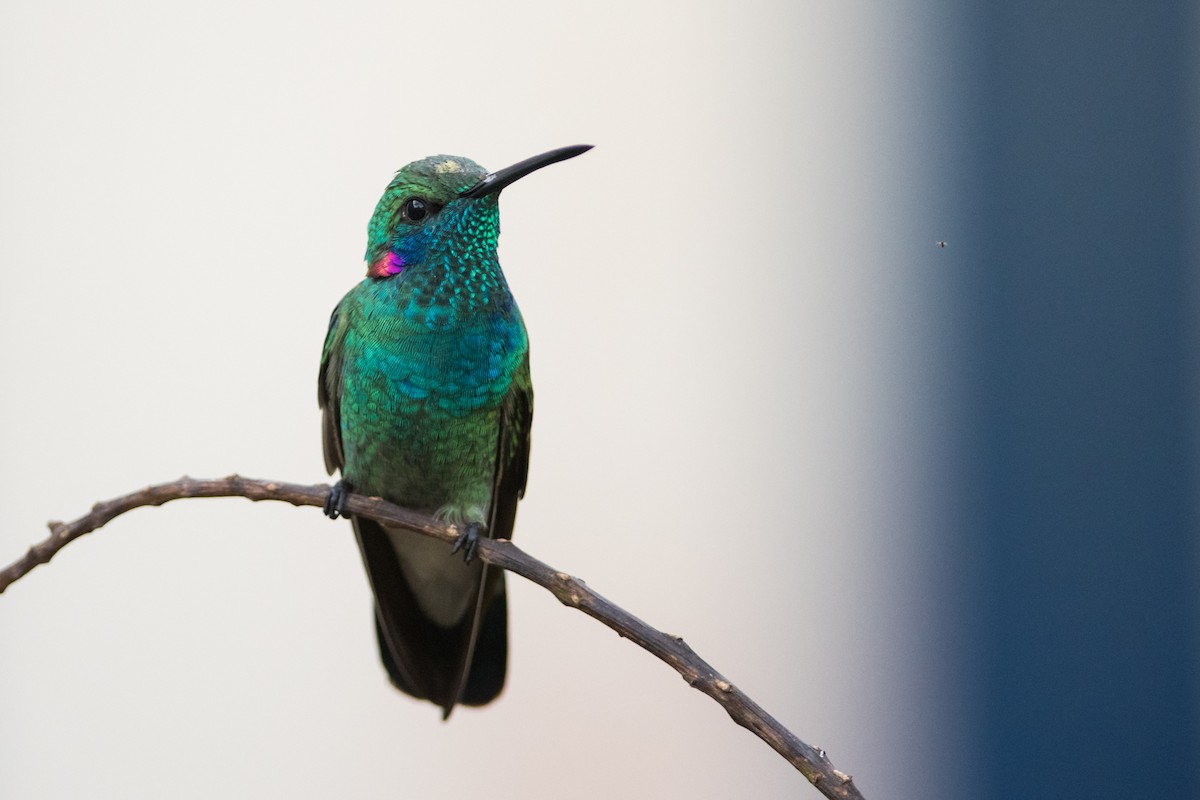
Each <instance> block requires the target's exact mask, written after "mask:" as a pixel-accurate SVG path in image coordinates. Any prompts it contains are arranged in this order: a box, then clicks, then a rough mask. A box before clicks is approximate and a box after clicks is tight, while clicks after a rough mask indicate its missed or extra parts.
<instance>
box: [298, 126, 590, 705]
mask: <svg viewBox="0 0 1200 800" xmlns="http://www.w3.org/2000/svg"><path fill="white" fill-rule="evenodd" d="M590 149H591V145H576V146H573V147H563V148H560V149H558V150H551V151H550V152H548V153H543V154H542V155H539V156H534V157H533V158H529V159H526V160H525V161H521V162H520V163H517V164H514V165H513V166H511V167H508V168H507V169H502V170H500V171H498V172H493V173H490V174H489V173H487V172H486V171H485V170H484V169H483V168H482V167H480V166H479V165H478V164H476V163H475V162H474V161H471V160H470V159H467V158H460V157H458V156H431V157H429V158H426V159H423V160H421V161H414V162H413V163H411V164H409V165H408V166H406V167H404V168H403V169H401V170H399V171H398V172H397V173H396V176H395V177H394V178H393V179H392V181H391V182H390V183H389V184H388V186H387V189H386V190H384V193H383V196H382V197H381V198H380V199H379V203H378V204H377V205H376V206H375V213H374V214H373V215H372V216H371V222H370V224H369V225H368V226H367V253H366V260H367V264H368V268H367V277H366V279H365V280H363V281H362V282H361V283H359V284H358V285H357V286H355V287H354V288H353V289H351V290H350V291H349V292H348V293H347V294H346V296H345V297H343V298H342V300H341V302H340V303H338V305H337V308H335V309H334V311H333V315H332V317H331V318H330V320H329V332H328V333H327V334H326V337H325V347H324V351H323V352H322V355H321V370H320V376H319V380H318V402H319V404H320V406H321V409H322V412H323V413H322V440H323V444H324V451H325V467H326V469H328V470H329V472H330V473H333V471H334V470H337V469H340V470H341V472H342V478H341V480H339V481H338V482H337V484H335V485H334V487H333V488H332V489H331V491H330V493H329V497H328V499H327V501H326V504H325V513H326V514H328V515H329V516H330V517H332V518H334V519H336V518H337V517H338V516H339V515H345V511H346V509H345V503H346V496H347V494H348V493H350V492H351V491H353V492H356V493H359V494H364V495H373V496H379V497H382V498H384V499H386V500H389V501H391V502H393V503H396V504H398V505H402V506H405V507H407V508H411V509H414V510H416V511H423V512H426V513H429V514H433V515H436V516H437V517H439V518H441V519H443V520H445V521H446V522H451V523H453V524H455V525H456V526H457V527H458V529H459V531H460V535H459V538H458V540H457V541H456V542H455V544H454V548H453V550H452V551H451V552H450V553H447V552H446V550H445V546H444V545H442V544H441V543H439V542H437V541H436V540H433V539H429V538H427V537H423V536H420V535H418V534H415V533H412V532H411V531H405V530H399V529H391V528H388V527H386V526H384V525H381V524H379V523H377V522H374V521H372V520H369V519H362V518H359V517H353V516H352V517H351V522H352V524H353V526H354V532H355V535H356V537H357V539H358V546H359V550H360V551H361V553H362V558H363V563H364V564H365V565H366V569H367V577H368V579H369V581H370V584H371V589H372V591H373V593H374V595H375V631H376V636H377V638H378V641H379V652H380V656H381V657H382V659H383V664H384V667H385V668H386V670H387V674H388V677H389V678H390V679H391V682H392V683H393V684H394V685H395V686H396V687H397V688H398V689H400V690H401V691H403V692H406V693H408V694H410V695H412V696H413V697H416V698H420V699H425V700H429V701H431V702H433V703H435V704H436V705H438V706H440V707H441V708H442V713H443V717H442V718H443V719H445V718H447V717H449V716H450V712H451V710H453V708H454V706H455V705H456V704H458V703H464V704H466V705H483V704H485V703H488V702H490V701H491V700H493V699H494V698H495V697H496V696H497V695H498V694H499V693H500V690H501V689H502V688H503V686H504V678H505V672H506V669H507V661H508V603H507V601H506V599H505V590H504V573H503V571H501V570H496V569H489V568H488V566H487V565H486V564H484V563H482V562H480V561H477V560H476V559H475V558H474V556H475V551H476V548H477V545H478V539H479V537H480V536H490V537H495V538H505V539H507V538H511V537H512V533H513V522H514V520H515V519H516V513H517V501H518V500H520V499H521V497H522V496H523V495H524V493H525V478H526V474H527V472H528V468H529V428H530V424H531V423H532V420H533V385H532V383H531V381H530V377H529V339H528V336H527V335H526V332H525V324H524V322H523V321H522V319H521V312H520V311H519V310H518V309H517V304H516V302H515V301H514V300H513V296H512V293H511V292H510V291H509V288H508V283H507V282H506V281H505V279H504V273H503V272H502V271H501V269H500V262H499V260H498V259H497V257H496V243H497V239H498V237H499V235H500V211H499V200H498V198H499V193H500V190H501V189H503V188H504V187H506V186H508V185H509V184H511V183H513V182H514V181H516V180H518V179H520V178H522V177H524V176H526V175H528V174H529V173H531V172H533V171H534V170H537V169H540V168H542V167H544V166H547V165H549V164H554V163H556V162H558V161H564V160H566V159H568V158H573V157H575V156H577V155H579V154H581V153H583V152H585V151H587V150H590ZM459 550H462V551H463V552H464V557H463V559H462V560H459V559H458V558H456V557H453V556H452V553H457V552H458V551H459Z"/></svg>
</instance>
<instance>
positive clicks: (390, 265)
mask: <svg viewBox="0 0 1200 800" xmlns="http://www.w3.org/2000/svg"><path fill="white" fill-rule="evenodd" d="M402 269H404V259H403V258H401V257H400V256H399V255H397V254H396V253H392V252H390V251H389V252H388V254H387V255H385V256H384V257H383V258H381V259H379V260H378V261H376V262H375V263H373V264H371V268H370V269H368V270H367V276H368V277H371V278H388V277H391V276H392V275H395V274H397V273H398V272H400V270H402Z"/></svg>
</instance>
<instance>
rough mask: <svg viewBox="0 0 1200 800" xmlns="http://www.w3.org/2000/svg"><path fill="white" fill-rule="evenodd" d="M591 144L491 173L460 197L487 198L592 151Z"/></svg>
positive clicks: (529, 160) (535, 157) (548, 154)
mask: <svg viewBox="0 0 1200 800" xmlns="http://www.w3.org/2000/svg"><path fill="white" fill-rule="evenodd" d="M591 149H592V146H591V145H590V144H573V145H571V146H570V147H560V148H558V149H557V150H551V151H550V152H549V153H542V154H541V155H540V156H534V157H533V158H527V159H525V160H524V161H518V162H517V163H516V164H513V165H512V166H511V167H505V168H504V169H502V170H498V171H496V172H492V173H489V174H488V175H485V176H484V177H483V180H481V181H480V182H479V183H477V184H475V185H474V186H472V187H471V188H470V189H467V190H466V191H464V192H462V193H460V194H459V195H458V196H459V197H465V198H476V197H486V196H487V195H489V194H495V193H496V192H498V191H500V190H501V189H503V188H504V187H505V186H508V185H509V184H510V183H513V182H514V181H519V180H520V179H521V178H524V177H525V176H526V175H528V174H529V173H531V172H534V171H536V170H539V169H541V168H542V167H546V166H549V165H550V164H557V163H558V162H559V161H566V160H567V159H568V158H574V157H575V156H577V155H580V154H581V153H586V152H587V151H588V150H591Z"/></svg>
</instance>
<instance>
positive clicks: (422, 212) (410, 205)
mask: <svg viewBox="0 0 1200 800" xmlns="http://www.w3.org/2000/svg"><path fill="white" fill-rule="evenodd" d="M428 215H429V204H427V203H426V202H425V201H424V200H422V199H421V198H419V197H412V198H409V199H408V200H406V201H404V208H402V209H400V216H401V218H402V219H405V220H407V221H409V222H420V221H421V220H423V219H425V217H426V216H428Z"/></svg>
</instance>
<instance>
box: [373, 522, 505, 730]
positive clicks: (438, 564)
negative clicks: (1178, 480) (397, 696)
mask: <svg viewBox="0 0 1200 800" xmlns="http://www.w3.org/2000/svg"><path fill="white" fill-rule="evenodd" d="M353 523H354V530H355V533H356V535H357V537H358V543H359V548H360V549H361V551H362V556H363V562H364V563H365V564H366V567H367V575H368V577H369V578H370V581H371V587H372V589H373V590H374V592H375V601H376V605H375V630H376V634H377V637H378V640H379V652H380V656H381V658H382V660H383V665H384V667H385V668H386V669H387V673H388V677H389V678H390V679H391V681H392V683H393V684H394V685H395V686H396V688H398V689H400V690H401V691H403V692H405V693H407V694H410V695H412V696H413V697H416V698H419V699H424V700H429V701H431V702H433V703H435V704H436V705H438V706H441V708H442V712H443V718H446V717H449V716H450V712H451V710H453V708H454V706H455V705H456V704H458V703H464V704H466V705H483V704H485V703H488V702H490V701H492V700H494V699H495V698H496V696H497V695H498V694H500V690H501V689H503V688H504V678H505V673H506V671H507V663H508V602H507V598H506V593H505V589H504V573H503V572H502V571H501V570H494V569H488V567H487V565H486V564H483V563H481V562H478V561H476V562H475V563H473V564H471V565H464V564H463V563H462V561H461V560H459V559H457V558H455V557H454V556H452V555H451V554H450V551H449V548H447V547H444V546H439V543H437V542H435V541H433V540H429V539H421V538H420V536H419V534H414V533H412V532H409V531H392V530H388V529H387V528H385V527H384V526H382V525H380V524H379V523H377V522H374V521H372V520H367V519H360V518H357V517H355V518H354V519H353ZM431 563H432V565H433V569H432V570H431V569H430V565H431ZM430 572H440V573H442V574H440V575H437V576H434V577H432V578H430V577H428V576H429V573H430Z"/></svg>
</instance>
